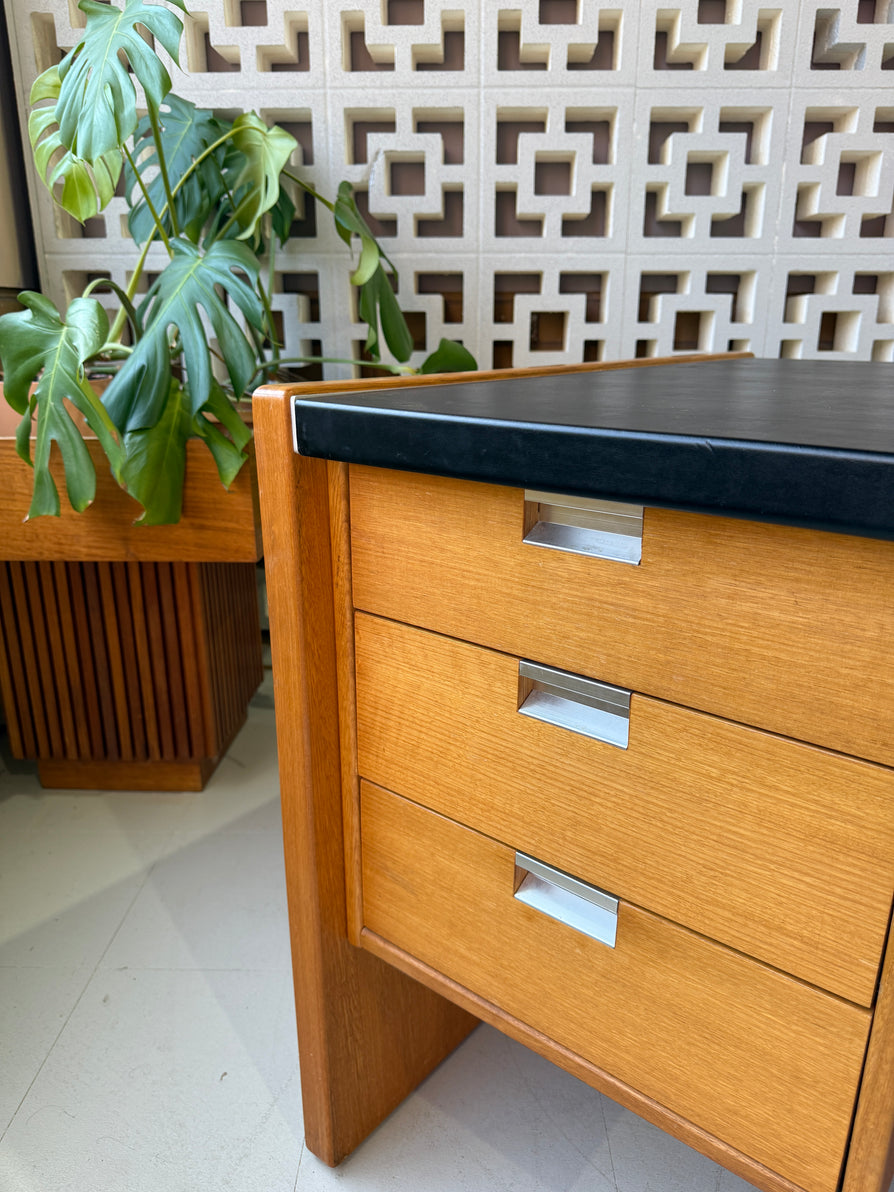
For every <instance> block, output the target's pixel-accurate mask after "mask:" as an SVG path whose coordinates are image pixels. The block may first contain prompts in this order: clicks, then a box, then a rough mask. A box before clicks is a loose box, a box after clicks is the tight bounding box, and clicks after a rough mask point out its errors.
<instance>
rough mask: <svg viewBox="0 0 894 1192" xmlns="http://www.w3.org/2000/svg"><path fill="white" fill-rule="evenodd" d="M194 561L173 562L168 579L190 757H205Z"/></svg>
mask: <svg viewBox="0 0 894 1192" xmlns="http://www.w3.org/2000/svg"><path fill="white" fill-rule="evenodd" d="M190 566H195V564H189V563H174V564H172V566H171V580H172V585H173V593H174V607H175V609H176V620H177V627H178V629H179V637H180V651H181V655H182V659H183V683H184V691H185V694H186V717H187V725H188V729H189V755H190V757H204V756H205V755H206V752H205V749H206V747H205V724H204V715H203V711H202V678H201V671H200V670H199V666H198V642H197V638H198V634H197V632H196V625H195V622H194V620H193V609H192V595H191V592H190V584H189V568H190Z"/></svg>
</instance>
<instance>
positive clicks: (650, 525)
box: [351, 467, 894, 765]
mask: <svg viewBox="0 0 894 1192" xmlns="http://www.w3.org/2000/svg"><path fill="white" fill-rule="evenodd" d="M523 511H524V501H523V493H522V492H521V491H520V490H518V489H511V488H501V487H498V486H489V485H484V484H472V483H467V482H463V481H458V480H448V479H443V478H439V477H433V476H422V475H411V474H408V473H405V472H390V471H385V470H379V469H373V468H359V467H357V468H353V467H352V468H351V534H352V548H351V549H352V560H353V574H354V602H355V604H356V606H357V607H358V608H362V609H364V610H366V611H368V612H376V613H380V614H381V615H382V616H386V617H390V618H392V619H394V620H397V621H406V622H408V623H411V624H416V625H421V626H423V627H424V628H427V629H434V630H436V631H438V632H440V633H446V634H449V635H450V636H452V637H460V638H464V639H466V640H467V641H475V642H478V643H479V644H481V645H486V646H491V647H493V648H494V649H498V650H505V651H506V652H507V653H511V654H515V655H516V656H518V657H522V658H529V659H531V660H533V661H536V662H542V663H547V664H549V665H552V666H556V667H560V668H562V669H564V670H569V671H573V672H575V673H577V674H583V675H587V676H589V677H590V678H594V679H600V680H602V681H604V682H607V683H612V684H616V685H617V686H620V687H626V688H629V689H631V690H633V691H641V692H644V693H646V694H649V695H656V696H659V697H660V698H662V699H667V700H670V701H672V702H673V703H679V704H685V705H688V706H690V707H696V708H701V709H703V710H704V711H706V712H712V713H714V714H715V715H718V716H723V717H725V718H726V719H729V720H738V721H741V722H742V723H744V724H752V725H757V726H759V727H761V728H765V729H769V730H770V731H771V732H778V733H781V734H782V735H784V736H788V737H795V738H798V739H802V740H807V741H812V742H814V743H815V744H819V745H825V746H827V747H829V748H832V749H837V750H840V751H841V752H843V753H850V754H854V755H855V756H857V757H866V758H871V759H872V760H874V761H880V762H883V763H885V764H888V765H891V764H894V665H892V642H894V603H892V600H891V591H892V588H894V544H892V543H890V542H881V541H877V540H874V539H870V538H857V537H851V536H848V535H844V534H828V533H820V532H818V531H812V530H804V529H795V528H792V527H787V526H774V525H764V524H759V523H756V522H743V521H736V520H733V519H729V518H722V517H710V516H706V515H697V514H689V513H680V512H676V511H673V510H665V509H647V510H646V512H645V522H644V531H643V559H642V563H641V564H640V565H639V566H638V567H632V566H629V565H626V564H624V563H617V562H614V561H611V560H605V559H598V558H587V557H585V556H582V555H574V554H569V553H568V552H566V551H558V550H545V549H543V548H541V547H537V546H531V545H528V544H525V543H523V541H522V535H523V522H524V512H523ZM383 559H387V561H388V565H387V567H383V566H382V565H381V564H382V560H383ZM867 690H871V691H872V693H873V711H872V714H867V710H866V709H867V704H866V692H867Z"/></svg>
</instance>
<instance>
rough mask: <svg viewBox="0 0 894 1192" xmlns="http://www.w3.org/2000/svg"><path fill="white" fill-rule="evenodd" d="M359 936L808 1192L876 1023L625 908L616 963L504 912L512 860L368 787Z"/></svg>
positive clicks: (512, 910) (839, 1141)
mask: <svg viewBox="0 0 894 1192" xmlns="http://www.w3.org/2000/svg"><path fill="white" fill-rule="evenodd" d="M361 800H362V825H363V828H362V833H363V909H364V921H365V924H366V926H368V927H369V928H370V930H371V931H374V932H375V933H376V934H377V935H379V936H381V937H382V938H384V939H387V940H390V941H391V942H392V943H394V944H395V945H397V946H398V947H399V948H402V949H403V950H404V951H406V952H408V953H410V955H412V956H417V957H419V959H420V960H422V961H423V962H424V963H426V964H429V965H431V966H432V967H437V968H438V969H440V970H441V971H442V972H443V973H445V975H446V976H448V977H450V978H452V979H453V980H455V981H458V982H459V983H460V984H462V985H464V986H466V987H467V988H469V989H472V990H474V991H475V992H476V993H479V994H480V995H481V996H482V997H484V998H486V999H487V1000H488V1001H491V1002H494V1003H497V1004H499V1005H500V1006H502V1007H503V1009H505V1010H506V1012H507V1013H509V1014H511V1015H512V1016H513V1017H515V1018H518V1019H520V1020H521V1021H522V1022H526V1023H529V1024H530V1025H531V1026H533V1027H534V1028H535V1029H537V1030H540V1031H542V1032H543V1033H544V1034H546V1035H548V1036H550V1037H551V1038H554V1039H555V1040H556V1041H557V1042H559V1043H560V1044H562V1045H563V1046H566V1047H568V1048H569V1049H570V1050H572V1051H574V1052H576V1053H577V1054H578V1055H581V1056H583V1057H584V1058H585V1059H588V1060H590V1061H591V1062H592V1063H595V1064H597V1065H599V1066H600V1067H602V1068H605V1069H606V1071H609V1072H612V1073H613V1074H614V1075H615V1076H616V1077H617V1078H618V1079H619V1080H621V1081H623V1082H624V1083H625V1084H629V1085H631V1086H632V1087H634V1088H637V1089H639V1090H641V1092H643V1093H644V1094H645V1095H646V1096H648V1097H651V1098H652V1099H653V1100H655V1101H657V1102H658V1103H659V1104H663V1105H667V1106H668V1107H669V1108H671V1109H673V1110H674V1111H675V1112H676V1113H678V1114H680V1116H682V1117H684V1118H686V1119H688V1120H689V1121H691V1122H694V1123H696V1124H697V1125H699V1126H701V1127H702V1128H703V1129H704V1130H706V1131H707V1132H708V1133H711V1134H714V1135H715V1136H716V1137H718V1138H722V1139H724V1140H725V1141H726V1142H727V1143H729V1144H730V1145H731V1146H733V1147H735V1148H736V1149H737V1150H740V1151H742V1152H743V1153H744V1154H747V1155H750V1156H751V1157H752V1158H754V1159H756V1160H757V1161H758V1162H760V1163H762V1164H763V1165H764V1166H766V1167H768V1168H769V1169H770V1170H771V1171H776V1172H778V1173H779V1174H780V1175H782V1176H784V1177H785V1178H786V1179H790V1180H791V1181H792V1182H793V1183H796V1184H801V1185H802V1186H803V1187H804V1188H805V1189H809V1190H810V1192H835V1189H836V1188H837V1185H838V1177H839V1172H840V1168H841V1164H842V1160H843V1157H844V1150H845V1146H846V1143H847V1140H848V1135H849V1131H850V1124H851V1114H852V1111H853V1106H854V1101H855V1097H856V1093H857V1088H858V1085H859V1081H860V1075H861V1069H862V1064H863V1055H864V1050H865V1047H866V1040H867V1036H868V1033H869V1026H870V1022H871V1014H870V1012H869V1011H867V1010H862V1009H858V1008H857V1007H855V1006H852V1005H850V1004H849V1003H847V1002H843V1001H840V1000H839V999H837V998H834V997H832V996H830V995H829V994H825V993H821V992H819V991H817V990H815V989H813V988H812V987H811V986H808V985H804V984H802V983H801V982H799V981H795V980H793V979H792V978H791V977H788V976H786V975H784V974H782V973H779V972H777V971H775V970H773V969H770V968H767V967H765V966H764V965H760V964H758V963H756V962H755V961H753V960H749V959H748V958H746V957H743V956H742V955H740V954H738V953H736V952H733V951H731V950H730V949H728V948H724V947H721V946H720V945H718V944H715V943H713V942H712V941H710V940H708V939H705V938H704V937H702V936H699V935H696V934H695V933H693V932H689V931H686V930H685V929H684V928H681V927H678V926H676V925H675V924H672V923H670V922H668V921H667V920H665V919H661V918H659V917H658V916H656V915H653V914H651V913H649V912H648V911H644V910H641V909H639V908H637V907H633V906H630V905H629V904H627V903H624V902H622V903H621V905H620V907H619V913H618V925H617V943H616V946H615V947H613V948H609V947H606V946H605V945H604V944H602V943H599V942H597V941H595V940H591V939H588V938H587V937H586V936H584V935H582V934H581V933H580V932H578V931H575V930H573V929H572V928H571V927H569V926H566V925H565V924H564V923H561V922H557V921H556V919H554V918H551V917H549V916H547V915H545V914H542V913H541V912H539V911H537V910H534V909H532V908H531V907H529V906H526V905H524V904H523V903H521V902H519V901H518V900H517V899H515V898H514V896H513V895H514V891H515V889H516V880H515V852H514V850H513V849H510V848H506V847H505V846H503V845H500V844H497V843H496V842H495V841H492V840H490V839H489V838H487V837H485V836H481V835H478V834H477V833H474V832H472V831H470V830H469V829H468V828H464V827H462V826H461V825H459V824H455V823H452V822H451V821H449V820H447V819H445V818H443V817H442V816H439V815H436V814H435V813H434V812H432V811H428V810H425V809H424V808H421V807H419V806H417V805H416V804H413V803H410V802H408V801H407V800H405V799H400V798H398V796H396V795H393V794H390V793H389V792H387V791H383V790H381V789H380V788H378V787H373V786H370V785H369V784H366V783H363V784H362V786H361Z"/></svg>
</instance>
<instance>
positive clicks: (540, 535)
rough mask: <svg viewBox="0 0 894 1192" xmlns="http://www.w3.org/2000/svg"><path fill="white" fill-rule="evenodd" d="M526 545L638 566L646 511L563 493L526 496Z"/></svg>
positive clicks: (537, 493)
mask: <svg viewBox="0 0 894 1192" xmlns="http://www.w3.org/2000/svg"><path fill="white" fill-rule="evenodd" d="M525 526H526V527H530V528H529V529H528V530H527V532H526V534H525V536H524V539H523V541H525V542H527V543H529V544H530V545H531V546H548V547H550V548H551V549H552V550H564V551H570V552H571V553H572V554H576V555H592V556H594V557H595V558H598V559H614V560H615V562H617V563H633V564H638V563H639V562H640V560H641V559H642V553H643V507H642V505H625V504H623V503H622V502H620V501H597V500H595V499H594V498H592V497H566V496H563V495H562V494H561V493H541V492H533V491H531V490H526V492H525Z"/></svg>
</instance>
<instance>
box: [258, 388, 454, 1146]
mask: <svg viewBox="0 0 894 1192" xmlns="http://www.w3.org/2000/svg"><path fill="white" fill-rule="evenodd" d="M254 421H255V432H256V441H257V451H258V460H259V476H260V478H261V483H260V495H261V517H262V525H263V534H264V556H265V565H266V571H267V592H268V601H269V608H270V635H271V645H272V650H273V657H274V697H275V702H276V718H277V738H278V746H279V767H280V776H281V794H282V810H283V827H284V837H285V862H286V883H287V889H288V898H289V919H290V930H291V936H292V962H293V970H294V980H295V998H296V1008H297V1018H298V1046H299V1054H300V1059H301V1085H302V1095H303V1101H304V1117H305V1122H304V1128H305V1136H306V1140H307V1145H308V1147H309V1148H310V1150H311V1151H313V1153H314V1154H316V1155H317V1156H319V1158H321V1159H322V1160H323V1161H324V1162H326V1163H329V1164H330V1165H333V1166H334V1165H335V1164H337V1163H338V1162H340V1161H341V1159H343V1158H344V1157H345V1156H346V1155H347V1154H349V1153H350V1152H351V1151H352V1150H353V1149H354V1147H356V1146H357V1145H358V1144H359V1143H360V1142H361V1141H362V1140H363V1139H364V1138H365V1137H366V1135H367V1134H369V1133H370V1132H371V1131H372V1130H373V1129H375V1127H376V1126H377V1125H378V1124H379V1123H380V1122H381V1121H382V1120H383V1119H384V1118H385V1117H387V1115H388V1114H389V1113H391V1111H392V1110H393V1109H394V1108H396V1106H397V1105H398V1104H399V1103H400V1102H401V1101H402V1100H403V1098H404V1097H405V1096H407V1094H408V1093H410V1092H411V1091H412V1090H413V1089H414V1088H415V1087H416V1085H418V1084H419V1083H420V1081H422V1080H423V1079H424V1078H425V1077H426V1076H427V1075H428V1074H429V1073H430V1072H431V1071H432V1069H433V1068H435V1067H436V1066H437V1065H438V1064H439V1063H440V1062H441V1060H442V1059H444V1057H445V1056H446V1055H448V1054H449V1053H450V1052H451V1051H452V1050H453V1048H454V1047H456V1046H457V1044H458V1043H460V1042H461V1041H462V1039H464V1038H465V1037H466V1035H468V1033H469V1032H470V1031H471V1030H472V1029H473V1028H474V1027H475V1025H477V1019H476V1018H475V1017H473V1016H472V1015H470V1014H468V1013H467V1012H466V1011H464V1010H462V1009H460V1008H459V1007H457V1006H455V1005H454V1004H453V1003H451V1002H449V1001H447V1000H446V999H444V998H443V997H441V996H439V995H438V994H437V993H435V992H433V991H432V990H430V989H428V988H426V987H425V986H424V985H421V984H420V983H419V982H417V981H415V980H413V979H412V978H410V977H408V976H407V975H405V974H403V973H401V972H399V971H398V970H397V969H395V968H393V967H392V966H391V965H388V964H386V963H385V962H384V961H382V960H380V959H379V958H377V957H374V956H372V955H371V954H370V953H368V952H366V951H363V950H361V949H358V948H355V947H353V946H352V945H351V944H350V943H349V942H348V935H347V920H348V912H347V905H346V893H345V888H346V887H345V861H344V844H343V825H342V774H341V760H340V739H339V698H338V683H337V665H336V644H335V636H336V627H335V614H334V611H333V591H332V572H331V545H330V515H329V492H328V482H327V469H326V464H325V463H324V462H322V461H318V460H310V459H302V458H299V457H296V456H295V455H294V454H293V452H292V438H291V416H290V408H289V400H288V397H287V396H284V395H283V394H282V392H281V391H274V390H266V391H265V390H261V391H259V393H258V394H256V395H255V400H254Z"/></svg>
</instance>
